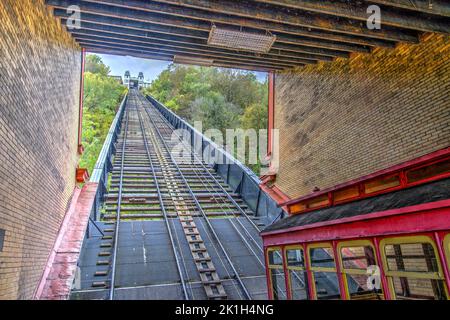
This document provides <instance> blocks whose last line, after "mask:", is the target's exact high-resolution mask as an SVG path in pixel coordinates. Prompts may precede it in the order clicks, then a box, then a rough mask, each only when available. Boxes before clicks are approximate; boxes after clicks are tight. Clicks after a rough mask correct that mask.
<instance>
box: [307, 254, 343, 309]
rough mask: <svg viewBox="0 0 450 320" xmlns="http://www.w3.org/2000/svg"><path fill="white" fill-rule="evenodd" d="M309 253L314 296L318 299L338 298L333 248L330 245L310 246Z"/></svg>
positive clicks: (338, 291)
mask: <svg viewBox="0 0 450 320" xmlns="http://www.w3.org/2000/svg"><path fill="white" fill-rule="evenodd" d="M309 254H310V261H311V272H312V275H313V280H314V287H315V292H316V298H317V299H319V300H326V299H327V300H328V299H340V298H341V296H340V290H339V281H338V277H337V274H336V263H335V260H334V253H333V249H332V248H331V247H317V248H310V250H309Z"/></svg>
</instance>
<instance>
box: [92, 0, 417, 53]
mask: <svg viewBox="0 0 450 320" xmlns="http://www.w3.org/2000/svg"><path fill="white" fill-rule="evenodd" d="M84 1H85V2H95V3H102V4H104V5H114V6H117V7H122V8H127V9H136V10H143V11H147V12H153V13H159V14H170V15H173V16H177V17H182V18H190V19H195V20H202V21H207V22H214V23H222V24H227V25H233V26H239V27H247V28H254V29H259V30H263V31H266V30H270V31H271V32H272V33H275V34H276V33H277V32H279V33H287V34H292V35H297V36H306V37H311V38H318V39H327V40H331V41H339V42H345V43H353V44H359V45H363V46H378V47H389V46H390V42H389V41H385V40H380V39H372V38H367V37H365V36H364V35H363V36H356V35H348V34H340V33H336V32H331V31H328V30H318V29H311V28H310V27H305V26H298V25H296V26H293V25H289V24H284V23H278V22H273V21H268V20H259V19H257V18H255V17H256V16H253V17H251V18H250V17H248V16H245V19H243V18H242V17H241V16H237V15H236V16H233V15H229V14H227V15H225V14H223V13H221V12H220V11H218V10H214V11H213V10H209V11H206V10H203V9H205V7H200V6H199V7H193V8H191V7H188V6H186V7H180V6H178V5H171V4H167V3H170V2H167V3H166V2H165V1H164V3H158V0H156V2H155V1H152V2H149V1H147V2H142V1H136V0H128V1H122V0H84ZM173 3H177V4H178V2H177V1H174V2H173ZM183 3H186V2H185V1H183ZM198 9H202V10H198ZM411 40H413V41H416V40H417V39H411Z"/></svg>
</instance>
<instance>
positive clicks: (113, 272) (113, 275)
mask: <svg viewBox="0 0 450 320" xmlns="http://www.w3.org/2000/svg"><path fill="white" fill-rule="evenodd" d="M125 112H126V119H125V128H124V135H123V141H122V157H121V168H120V182H119V194H118V196H117V215H116V228H115V234H114V250H113V257H112V265H111V285H110V291H109V300H114V287H115V285H116V263H117V252H118V244H119V229H120V208H121V206H122V186H123V173H124V164H125V149H126V145H127V138H128V124H129V119H130V113H129V110H128V109H126V110H125Z"/></svg>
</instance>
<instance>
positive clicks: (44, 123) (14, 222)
mask: <svg viewBox="0 0 450 320" xmlns="http://www.w3.org/2000/svg"><path fill="white" fill-rule="evenodd" d="M43 2H44V1H43V0H20V1H17V0H1V1H0V17H1V22H2V23H1V24H0V177H1V183H0V229H3V230H5V231H6V232H5V243H4V247H3V251H2V252H0V299H30V298H32V296H33V293H34V290H35V289H36V286H37V284H38V281H39V280H40V277H41V275H42V272H43V270H44V266H45V263H46V261H47V258H48V255H49V253H50V251H51V248H52V246H53V243H54V241H55V238H56V235H57V233H58V230H59V228H60V224H61V222H62V220H63V217H64V214H65V212H66V210H67V207H68V204H69V201H70V198H71V196H72V192H73V190H74V187H75V168H76V163H77V161H78V159H77V126H78V107H79V94H80V92H79V88H80V70H81V54H80V49H79V48H78V47H77V45H76V44H75V43H74V41H73V40H72V39H71V38H70V36H69V34H68V33H67V32H66V31H65V30H64V28H63V27H62V26H61V25H60V23H59V22H58V21H57V20H56V19H55V18H54V17H53V16H52V14H51V12H50V11H49V10H48V9H47V8H46V7H45V6H44V4H43Z"/></svg>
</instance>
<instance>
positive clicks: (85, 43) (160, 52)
mask: <svg viewBox="0 0 450 320" xmlns="http://www.w3.org/2000/svg"><path fill="white" fill-rule="evenodd" d="M79 44H80V45H81V46H83V47H100V48H105V49H119V50H122V51H126V52H129V53H130V55H133V53H142V54H146V53H149V54H154V55H162V56H175V55H182V56H186V57H193V58H195V57H197V58H198V55H193V54H189V53H187V52H183V51H178V50H173V51H169V50H161V49H147V48H146V49H138V48H130V47H129V46H126V45H120V44H107V43H98V42H95V41H91V40H83V41H79ZM202 58H205V59H212V60H214V61H217V62H218V63H220V62H224V63H230V64H233V63H235V64H239V65H243V66H256V67H258V66H259V67H267V68H278V69H288V68H292V67H293V66H292V65H284V64H281V63H277V64H274V63H267V62H260V61H255V60H253V61H248V62H247V61H242V60H237V59H234V58H225V57H217V56H208V55H203V56H202Z"/></svg>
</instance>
